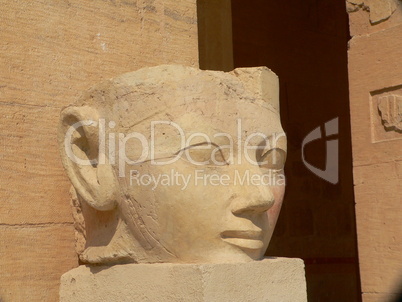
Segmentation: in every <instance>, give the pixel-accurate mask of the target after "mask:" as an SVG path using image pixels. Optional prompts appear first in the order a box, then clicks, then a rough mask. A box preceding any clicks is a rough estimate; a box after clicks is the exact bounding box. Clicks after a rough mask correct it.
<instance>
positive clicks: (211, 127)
mask: <svg viewBox="0 0 402 302" xmlns="http://www.w3.org/2000/svg"><path fill="white" fill-rule="evenodd" d="M250 70H251V71H253V69H247V70H246V71H247V72H250ZM254 71H255V72H257V71H258V69H254ZM260 71H261V69H260ZM263 71H264V72H269V71H268V70H266V69H263ZM198 72H199V73H203V72H201V71H198ZM238 72H241V70H238ZM210 73H211V72H210ZM248 76H250V73H249V74H248ZM225 77H226V76H225ZM231 77H233V78H234V76H231ZM231 77H228V78H227V79H229V80H232V78H231ZM239 77H240V78H241V76H239ZM246 78H247V77H246ZM257 78H258V77H257ZM227 79H226V78H225V80H227ZM234 80H237V79H234ZM198 81H200V82H199V84H200V85H203V83H202V82H203V81H206V82H208V81H207V80H205V79H203V80H200V79H198ZM260 81H261V80H260ZM240 83H241V81H240V82H239V83H236V82H235V83H230V85H233V87H236V85H239V84H240ZM209 84H210V85H211V87H216V86H218V87H219V83H217V82H216V79H214V80H212V79H211V83H209ZM204 85H205V86H207V84H204ZM230 85H228V86H229V88H230V89H226V88H225V89H224V90H216V89H215V88H210V89H208V90H207V91H208V92H205V93H202V91H203V90H202V89H201V94H198V93H195V94H191V93H189V91H188V90H187V91H185V89H183V90H184V91H183V92H182V93H183V96H181V95H180V94H178V95H177V94H176V95H175V96H172V95H166V94H164V97H163V98H165V99H166V102H165V101H164V100H159V101H160V102H161V104H163V103H164V102H165V103H168V102H169V98H171V97H175V99H179V100H178V101H177V102H175V103H174V104H173V105H172V106H169V107H164V106H161V110H155V109H152V110H151V109H150V110H149V112H151V111H152V112H153V113H152V114H150V113H149V112H148V111H144V112H147V113H141V114H142V115H144V117H145V119H144V120H142V121H141V122H137V121H138V118H137V117H136V118H134V117H133V112H137V111H138V102H136V101H135V100H136V97H135V93H133V95H132V96H131V97H125V98H124V99H120V100H119V101H117V102H115V103H114V108H115V109H116V107H118V110H119V113H118V114H108V115H106V116H104V117H105V118H106V120H107V121H111V120H113V119H115V118H116V117H117V118H118V121H117V124H118V127H116V128H115V129H114V130H116V132H119V135H120V143H119V144H118V146H117V148H118V150H116V152H117V153H119V154H120V155H119V161H115V162H114V163H115V165H114V166H113V165H111V166H112V172H108V171H109V170H107V169H106V174H107V173H110V175H109V176H107V177H106V176H103V177H102V178H101V179H100V180H98V184H99V186H102V187H105V185H107V186H108V188H109V189H108V190H106V191H107V193H105V194H106V195H107V198H104V197H102V196H103V195H102V196H99V195H98V197H94V198H93V199H91V200H86V202H87V204H90V205H92V206H93V207H94V208H96V209H97V210H101V211H106V212H108V213H110V214H109V215H110V218H107V219H106V220H105V221H106V222H105V228H106V229H107V226H113V228H114V231H113V232H109V233H108V234H109V235H108V237H110V240H109V239H108V240H106V243H104V245H105V246H107V247H105V249H104V250H101V249H100V247H94V246H95V245H97V241H96V240H92V241H91V243H90V244H88V242H90V241H89V240H88V241H87V246H86V247H87V249H86V251H85V252H83V253H82V255H81V256H82V257H81V259H82V260H84V261H87V262H110V261H113V260H111V259H112V258H113V257H115V262H122V261H123V260H124V261H127V259H132V261H135V262H184V263H186V262H189V263H190V262H192V263H193V262H233V261H248V260H256V259H261V258H262V257H263V255H264V252H265V250H266V248H267V246H268V243H269V240H270V238H271V236H272V232H273V230H274V226H275V223H276V221H277V218H278V214H279V211H280V207H281V204H282V199H283V194H284V189H285V184H284V178H283V170H282V169H283V166H284V163H285V158H286V137H285V135H284V133H283V130H282V127H281V123H280V117H279V113H278V111H277V110H276V109H275V106H270V105H269V104H265V103H264V102H263V100H261V99H260V100H259V99H258V98H254V97H252V96H251V97H250V94H247V93H246V92H244V93H239V91H240V92H241V91H242V89H244V87H243V86H238V87H237V88H238V89H239V91H237V92H236V93H230V92H229V93H227V91H230V90H231V89H233V87H232V86H230ZM245 86H247V85H245ZM248 87H250V86H248ZM257 87H259V86H258V85H257ZM207 88H208V87H207ZM186 89H188V88H186ZM178 90H180V89H178ZM195 90H197V89H195ZM211 90H212V91H211ZM273 95H275V94H273ZM276 97H277V96H276ZM186 98H187V99H186ZM272 102H273V101H272ZM275 102H277V100H275ZM275 102H273V103H274V104H275ZM276 108H277V107H276ZM135 114H137V115H141V114H139V113H135ZM110 132H111V131H110ZM133 134H134V135H133ZM130 135H131V136H130ZM90 136H91V135H88V137H90ZM109 137H110V136H109ZM130 137H131V138H130ZM140 137H142V138H144V140H143V141H141V139H140ZM144 141H145V142H146V144H145V145H144ZM122 142H123V143H122ZM86 149H88V148H86ZM98 149H99V148H98ZM123 149H124V150H123ZM123 153H124V158H125V161H124V162H123V161H121V158H122V154H123ZM109 157H110V153H109ZM109 161H110V158H109ZM111 162H112V163H113V160H112V161H111ZM64 163H65V165H66V161H65V160H64ZM68 167H69V164H67V165H66V169H67V171H68V170H69V168H68ZM92 167H93V168H88V169H99V168H100V165H98V166H96V165H92ZM81 170H82V169H81ZM81 170H80V171H81ZM80 173H82V172H80ZM99 173H100V172H99V171H97V175H99ZM71 174H72V173H69V175H71ZM117 175H118V176H119V177H117ZM98 177H99V176H98ZM113 177H114V178H115V181H114V182H113V181H107V179H109V178H113ZM70 178H71V176H70ZM105 179H106V181H105ZM102 181H103V185H102ZM82 182H83V177H81V180H80V183H81V184H82ZM111 183H112V185H111ZM73 184H74V181H73ZM75 187H76V190H77V191H78V193H79V194H80V195H81V196H82V195H84V196H85V194H82V193H81V192H80V186H75ZM83 187H85V185H84V186H83ZM91 190H92V191H93V190H94V189H91ZM81 191H82V189H81ZM86 191H90V190H89V189H86ZM112 191H115V192H114V193H113V194H111V193H110V192H112ZM84 193H85V192H84ZM97 199H100V200H103V201H102V202H101V203H102V208H99V207H98V204H99V202H97ZM97 207H98V208H97ZM84 212H85V211H84ZM91 213H94V212H91ZM84 219H86V221H90V223H91V224H92V228H93V229H96V230H95V231H94V233H93V234H94V235H92V237H94V238H95V237H96V238H99V237H100V236H102V235H100V234H102V233H101V232H98V231H97V229H99V228H100V225H102V223H99V222H95V223H94V218H93V217H91V218H90V219H89V218H88V214H87V217H86V218H85V213H84ZM101 219H103V218H99V219H98V220H101ZM108 219H109V220H108ZM95 220H96V218H95ZM94 225H95V226H94ZM91 245H92V247H91ZM98 245H101V244H98ZM91 249H92V250H91ZM102 253H103V254H102ZM102 255H103V256H102ZM113 255H114V256H113ZM94 259H95V260H94ZM119 259H120V260H119Z"/></svg>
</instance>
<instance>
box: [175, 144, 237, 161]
mask: <svg viewBox="0 0 402 302" xmlns="http://www.w3.org/2000/svg"><path fill="white" fill-rule="evenodd" d="M204 145H212V146H214V147H217V148H218V150H219V153H220V154H221V156H222V158H223V159H224V160H225V164H226V165H229V163H228V161H227V160H226V158H225V155H224V154H223V152H222V148H221V146H219V145H218V144H216V143H214V142H201V143H197V144H193V145H189V146H187V147H185V148H183V149H180V150H179V151H177V152H176V153H175V154H174V155H178V154H179V153H180V152H183V151H186V150H188V149H191V148H193V147H198V146H204Z"/></svg>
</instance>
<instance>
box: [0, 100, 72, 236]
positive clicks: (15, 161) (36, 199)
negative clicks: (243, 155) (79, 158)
mask: <svg viewBox="0 0 402 302" xmlns="http://www.w3.org/2000/svg"><path fill="white" fill-rule="evenodd" d="M59 111H60V110H59V108H55V107H50V106H49V107H45V106H19V105H15V104H4V103H0V112H1V119H0V132H1V133H2V134H1V140H2V150H1V153H0V154H1V155H0V157H1V160H0V171H1V173H2V177H1V179H0V195H1V196H2V201H1V202H0V224H11V225H14V224H24V223H48V222H57V223H60V222H71V211H70V207H69V195H68V190H69V186H70V184H69V181H68V178H67V177H66V176H65V174H64V171H63V167H62V164H61V160H60V155H59V152H58V146H57V139H56V134H57V127H56V124H57V122H58V118H59ZM0 236H1V235H0Z"/></svg>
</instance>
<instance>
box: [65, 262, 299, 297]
mask: <svg viewBox="0 0 402 302" xmlns="http://www.w3.org/2000/svg"><path fill="white" fill-rule="evenodd" d="M60 301H62V302H70V301H71V302H73V301H74V302H81V301H83V302H84V301H85V302H91V301H96V302H101V301H120V302H123V301H130V302H131V301H158V302H160V301H219V302H224V301H228V302H234V301H241V302H245V301H272V302H279V301H280V302H287V301H289V302H306V301H307V293H306V281H305V276H304V263H303V261H302V260H300V259H289V258H272V259H264V260H262V261H253V262H247V263H220V264H170V263H166V264H127V265H115V266H110V267H109V266H95V267H89V266H80V267H78V268H76V269H73V270H71V271H69V272H67V273H65V274H64V275H63V276H62V278H61V288H60Z"/></svg>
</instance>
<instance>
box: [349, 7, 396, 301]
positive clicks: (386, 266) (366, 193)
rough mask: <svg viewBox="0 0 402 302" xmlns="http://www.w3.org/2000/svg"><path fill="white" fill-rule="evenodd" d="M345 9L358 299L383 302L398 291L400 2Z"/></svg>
mask: <svg viewBox="0 0 402 302" xmlns="http://www.w3.org/2000/svg"><path fill="white" fill-rule="evenodd" d="M348 11H349V17H350V30H351V35H352V39H351V41H350V49H349V83H350V104H351V105H350V106H351V122H352V141H353V165H354V184H355V199H356V219H357V234H358V248H359V262H360V274H361V284H362V292H363V301H364V302H374V301H391V299H393V298H395V295H396V293H397V292H398V290H401V288H400V286H401V285H402V284H401V283H402V253H401V250H402V237H401V233H402V225H401V217H402V207H401V202H402V131H401V130H402V121H401V119H402V2H401V1H396V0H395V1H394V0H370V1H357V0H349V1H348ZM398 114H399V115H398ZM397 119H399V120H400V122H399V126H398V125H397ZM398 283H399V284H398ZM398 287H399V289H398Z"/></svg>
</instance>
